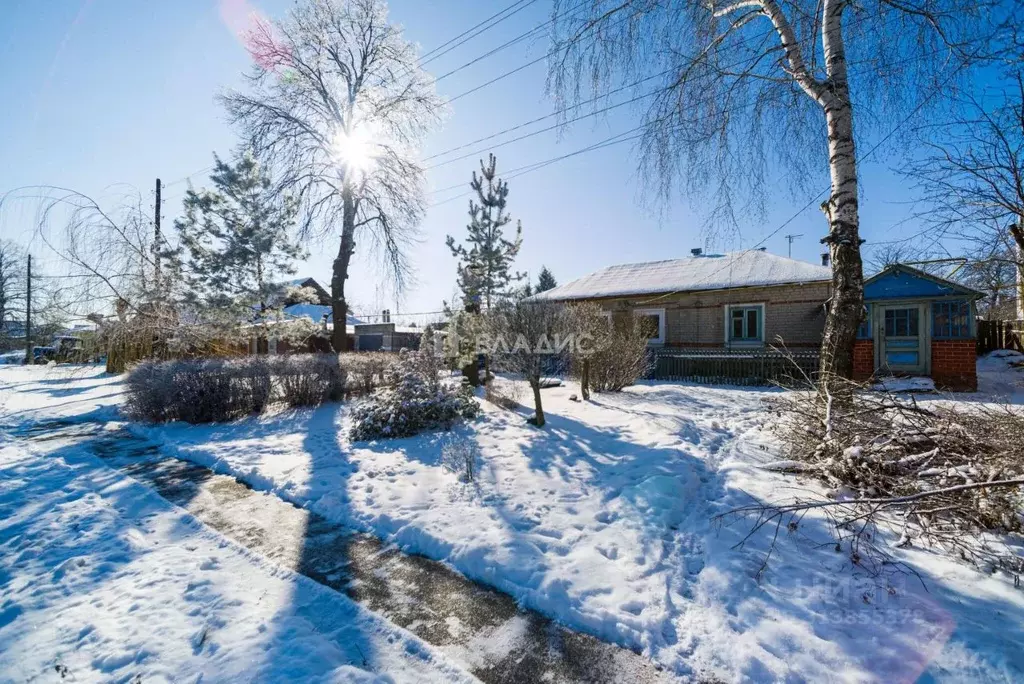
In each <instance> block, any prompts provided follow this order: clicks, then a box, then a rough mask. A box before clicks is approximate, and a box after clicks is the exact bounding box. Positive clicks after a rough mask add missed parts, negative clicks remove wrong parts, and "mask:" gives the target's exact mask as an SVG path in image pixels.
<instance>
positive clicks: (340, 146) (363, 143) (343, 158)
mask: <svg viewBox="0 0 1024 684" xmlns="http://www.w3.org/2000/svg"><path fill="white" fill-rule="evenodd" d="M373 137H374V136H373V135H372V133H371V131H370V130H369V127H366V126H360V127H358V128H355V129H354V130H353V131H351V132H349V133H346V132H345V131H339V132H338V134H337V135H335V136H334V140H333V141H331V155H332V156H333V157H334V158H335V159H336V160H337V161H338V163H339V164H341V165H342V166H344V167H345V169H346V170H347V171H352V172H354V173H356V174H359V175H365V174H367V173H369V172H370V171H372V170H373V168H374V166H376V163H377V154H378V145H377V144H376V143H375V142H374V140H373Z"/></svg>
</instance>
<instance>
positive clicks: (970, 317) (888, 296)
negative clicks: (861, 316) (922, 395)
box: [853, 264, 984, 391]
mask: <svg viewBox="0 0 1024 684" xmlns="http://www.w3.org/2000/svg"><path fill="white" fill-rule="evenodd" d="M983 296H984V295H983V294H982V293H981V292H978V291H976V290H972V289H970V288H967V287H964V286H963V285H960V284H958V283H954V282H952V281H949V280H946V279H944V278H939V277H937V276H933V275H930V274H928V273H925V272H924V271H920V270H918V269H916V268H911V267H909V266H904V265H902V264H897V265H894V266H889V267H888V268H886V269H884V270H883V271H882V272H880V273H878V274H876V275H874V276H872V277H870V278H868V279H867V280H865V281H864V305H865V308H866V309H867V315H866V317H865V320H864V322H863V323H862V324H861V326H860V329H859V330H858V331H857V342H856V346H855V347H854V353H853V364H854V378H855V379H866V378H869V377H871V376H872V375H874V374H876V373H878V372H888V373H895V374H905V375H923V376H928V377H931V378H932V379H933V380H934V381H935V384H936V386H937V387H940V388H945V389H952V390H969V391H974V390H976V389H977V388H978V376H977V369H976V364H977V329H976V327H977V321H976V310H975V308H976V302H977V300H978V299H980V298H982V297H983Z"/></svg>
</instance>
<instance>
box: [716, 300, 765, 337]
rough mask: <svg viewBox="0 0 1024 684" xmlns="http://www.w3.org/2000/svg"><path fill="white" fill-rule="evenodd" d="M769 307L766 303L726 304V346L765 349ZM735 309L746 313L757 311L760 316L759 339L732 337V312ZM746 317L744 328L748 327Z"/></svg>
mask: <svg viewBox="0 0 1024 684" xmlns="http://www.w3.org/2000/svg"><path fill="white" fill-rule="evenodd" d="M767 308H768V307H767V306H765V302H747V303H742V304H726V305H725V307H724V311H725V346H726V347H763V346H764V344H765V338H766V335H765V327H766V325H767V321H768V317H767ZM735 309H743V310H745V311H749V310H757V312H758V314H757V316H758V318H757V320H758V327H759V330H758V331H757V332H758V337H757V338H756V339H754V338H741V339H733V336H732V312H733V310H735ZM745 321H746V315H745V314H744V326H746V322H745Z"/></svg>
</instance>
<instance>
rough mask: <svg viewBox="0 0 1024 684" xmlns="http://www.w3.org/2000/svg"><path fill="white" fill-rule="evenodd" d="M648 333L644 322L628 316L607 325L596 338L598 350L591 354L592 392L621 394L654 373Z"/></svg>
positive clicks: (590, 378) (590, 374)
mask: <svg viewBox="0 0 1024 684" xmlns="http://www.w3.org/2000/svg"><path fill="white" fill-rule="evenodd" d="M648 339H650V335H649V330H648V329H647V327H646V324H645V323H644V321H643V319H641V318H638V317H636V316H631V315H629V314H628V313H627V314H625V315H623V316H620V317H619V318H618V320H616V321H615V324H614V325H612V326H608V324H607V323H605V324H604V330H601V331H599V332H598V333H597V334H596V335H595V341H596V344H595V350H594V352H593V354H591V355H590V358H589V360H590V364H589V366H590V368H589V381H590V389H592V390H594V391H595V392H619V391H621V390H622V389H623V388H624V387H629V386H630V385H633V384H636V381H637V380H639V379H640V378H642V377H645V376H646V375H647V374H648V373H650V371H651V362H652V359H651V355H650V349H649V348H648V346H647V341H648Z"/></svg>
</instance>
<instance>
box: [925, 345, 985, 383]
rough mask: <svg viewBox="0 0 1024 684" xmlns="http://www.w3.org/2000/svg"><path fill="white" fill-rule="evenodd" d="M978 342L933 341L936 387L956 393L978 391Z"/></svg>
mask: <svg viewBox="0 0 1024 684" xmlns="http://www.w3.org/2000/svg"><path fill="white" fill-rule="evenodd" d="M977 360H978V356H977V341H975V340H973V339H972V340H932V379H933V380H935V386H936V387H938V388H939V389H943V390H952V391H954V392H974V391H975V390H977V389H978V370H977Z"/></svg>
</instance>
